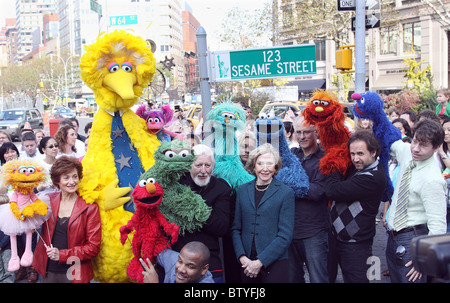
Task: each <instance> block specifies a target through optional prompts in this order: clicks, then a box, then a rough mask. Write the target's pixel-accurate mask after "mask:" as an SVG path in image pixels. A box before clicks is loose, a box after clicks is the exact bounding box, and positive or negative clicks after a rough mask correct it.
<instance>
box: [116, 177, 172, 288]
mask: <svg viewBox="0 0 450 303" xmlns="http://www.w3.org/2000/svg"><path fill="white" fill-rule="evenodd" d="M132 196H133V199H134V200H133V201H134V202H135V203H136V211H135V212H134V215H133V217H132V218H131V220H130V221H128V223H127V225H124V226H122V227H121V228H120V242H121V243H122V244H124V243H125V241H126V240H127V238H128V234H129V233H130V232H132V231H133V230H135V233H134V235H133V241H132V248H133V252H134V257H133V259H131V261H130V264H129V265H128V269H127V274H128V276H129V277H130V278H131V279H134V280H136V281H137V282H138V283H142V282H143V280H144V276H143V275H142V268H141V264H140V262H139V258H143V259H144V260H147V258H148V259H149V260H150V261H151V262H152V263H155V258H156V256H157V255H158V254H159V253H160V252H161V251H163V250H164V249H166V248H169V245H170V243H172V244H173V243H175V242H176V241H177V239H178V230H179V227H178V226H177V225H176V224H175V223H169V222H168V221H167V219H166V218H165V217H164V216H163V214H162V213H161V212H160V211H159V209H158V206H159V205H160V204H161V201H162V199H163V197H164V190H163V188H162V187H161V185H159V184H158V183H157V182H155V179H153V178H151V177H149V173H148V172H146V173H144V174H142V176H141V178H140V179H139V182H138V184H137V185H136V187H135V188H134V191H133V193H132ZM166 235H167V236H166Z"/></svg>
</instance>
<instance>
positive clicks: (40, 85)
mask: <svg viewBox="0 0 450 303" xmlns="http://www.w3.org/2000/svg"><path fill="white" fill-rule="evenodd" d="M39 87H40V88H44V81H42V80H41V82H39Z"/></svg>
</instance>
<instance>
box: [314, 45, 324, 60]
mask: <svg viewBox="0 0 450 303" xmlns="http://www.w3.org/2000/svg"><path fill="white" fill-rule="evenodd" d="M314 44H316V60H317V61H325V60H326V58H325V53H326V52H325V40H315V41H314Z"/></svg>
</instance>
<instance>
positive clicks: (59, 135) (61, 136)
mask: <svg viewBox="0 0 450 303" xmlns="http://www.w3.org/2000/svg"><path fill="white" fill-rule="evenodd" d="M71 129H73V130H75V129H74V128H73V126H70V125H62V126H61V127H60V128H58V131H57V132H56V134H55V140H56V142H57V143H58V146H59V150H60V151H62V152H65V153H67V151H64V150H63V148H64V146H66V144H67V136H68V134H69V130H71ZM72 151H73V152H75V153H76V152H77V149H76V148H75V145H74V146H72Z"/></svg>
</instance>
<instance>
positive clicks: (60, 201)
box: [33, 156, 101, 283]
mask: <svg viewBox="0 0 450 303" xmlns="http://www.w3.org/2000/svg"><path fill="white" fill-rule="evenodd" d="M82 170H83V168H82V165H81V163H80V162H79V161H78V159H77V158H73V157H67V156H62V157H60V158H58V159H57V160H56V161H55V163H54V164H53V166H52V168H51V171H50V174H51V179H52V181H53V184H54V185H55V186H56V187H58V188H59V189H60V190H61V191H60V192H52V193H49V194H48V197H49V199H50V204H51V208H52V211H53V213H54V214H56V216H51V218H49V220H48V221H47V222H45V223H44V225H43V227H42V232H41V236H40V237H39V239H40V240H39V242H38V244H37V246H36V250H35V253H34V254H35V259H34V262H33V267H34V268H36V270H37V272H39V274H41V275H42V277H43V281H42V282H43V283H71V282H76V283H88V282H89V281H90V280H91V279H92V278H93V277H94V273H93V270H92V265H91V258H93V257H95V256H96V255H97V254H98V252H99V250H100V241H101V223H100V213H99V210H98V205H97V204H86V201H84V199H83V198H81V197H80V196H79V195H78V184H79V182H80V179H81V178H82V177H83V173H82ZM69 222H70V224H68V223H69ZM73 262H75V265H74V266H71V265H72V264H73Z"/></svg>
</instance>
